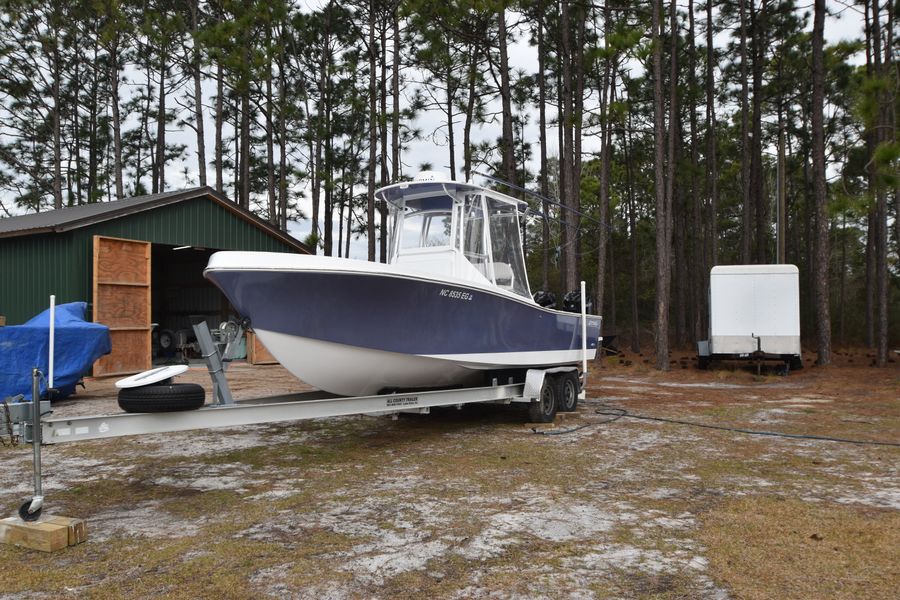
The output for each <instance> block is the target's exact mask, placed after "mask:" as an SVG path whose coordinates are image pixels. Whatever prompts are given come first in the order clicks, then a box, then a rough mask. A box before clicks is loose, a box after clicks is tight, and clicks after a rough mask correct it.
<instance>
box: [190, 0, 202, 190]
mask: <svg viewBox="0 0 900 600" xmlns="http://www.w3.org/2000/svg"><path fill="white" fill-rule="evenodd" d="M199 3H200V1H199V0H192V2H191V31H192V32H196V31H197V29H198V28H199V26H200V25H199V19H198V15H197V12H198V8H199V6H198V4H199ZM193 45H194V46H193V51H192V59H193V60H192V64H191V74H192V75H193V79H194V129H195V130H196V132H197V172H198V173H199V174H200V185H204V186H205V185H206V139H205V136H204V127H203V92H202V89H201V85H200V84H201V81H200V48H199V47H198V46H197V41H196V39H195V40H194V42H193Z"/></svg>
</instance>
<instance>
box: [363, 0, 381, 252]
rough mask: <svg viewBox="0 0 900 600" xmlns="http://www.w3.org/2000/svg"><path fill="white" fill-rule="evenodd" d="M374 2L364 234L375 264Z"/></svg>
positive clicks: (372, 10) (372, 4)
mask: <svg viewBox="0 0 900 600" xmlns="http://www.w3.org/2000/svg"><path fill="white" fill-rule="evenodd" d="M375 67H376V65H375V2H374V0H371V1H370V2H369V166H368V174H369V180H368V193H367V194H366V198H367V205H366V234H367V237H368V243H369V260H370V261H372V262H375V152H376V142H377V137H376V133H377V130H376V127H377V125H378V123H377V113H376V101H377V98H378V97H377V95H376V88H375Z"/></svg>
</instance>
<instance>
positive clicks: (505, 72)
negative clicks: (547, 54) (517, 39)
mask: <svg viewBox="0 0 900 600" xmlns="http://www.w3.org/2000/svg"><path fill="white" fill-rule="evenodd" d="M497 27H498V38H497V43H498V44H499V46H500V104H501V107H502V111H503V123H502V125H501V127H502V132H503V133H502V140H501V148H500V154H501V156H502V161H503V177H504V178H505V179H506V181H508V182H509V183H511V184H512V185H514V186H515V185H518V183H517V179H518V178H517V177H516V146H515V139H514V137H513V118H512V92H511V91H510V83H509V57H508V55H507V48H506V44H507V40H506V36H507V33H506V0H501V2H500V10H499V12H498V14H497Z"/></svg>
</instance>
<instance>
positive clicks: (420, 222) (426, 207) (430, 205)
mask: <svg viewBox="0 0 900 600" xmlns="http://www.w3.org/2000/svg"><path fill="white" fill-rule="evenodd" d="M452 216H453V199H452V198H450V197H449V196H438V197H431V198H415V199H408V200H406V202H405V203H404V206H403V209H402V211H401V210H397V211H396V213H395V215H394V219H395V221H394V228H395V229H394V232H395V236H396V237H395V239H397V240H398V242H399V244H398V247H397V248H396V249H397V250H410V249H414V248H439V247H450V246H452V245H453V241H452V239H451V233H452V229H451V224H452V221H453V218H452Z"/></svg>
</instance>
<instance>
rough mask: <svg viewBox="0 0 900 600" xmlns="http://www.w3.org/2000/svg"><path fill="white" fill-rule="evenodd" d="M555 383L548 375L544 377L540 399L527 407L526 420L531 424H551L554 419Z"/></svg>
mask: <svg viewBox="0 0 900 600" xmlns="http://www.w3.org/2000/svg"><path fill="white" fill-rule="evenodd" d="M556 387H557V385H556V382H555V381H554V380H553V378H552V377H550V376H549V375H548V376H546V377H544V386H543V387H542V388H541V398H540V400H537V401H532V402H531V404H530V405H529V406H528V418H529V419H530V420H531V422H532V423H552V422H553V419H554V418H555V417H556Z"/></svg>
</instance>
